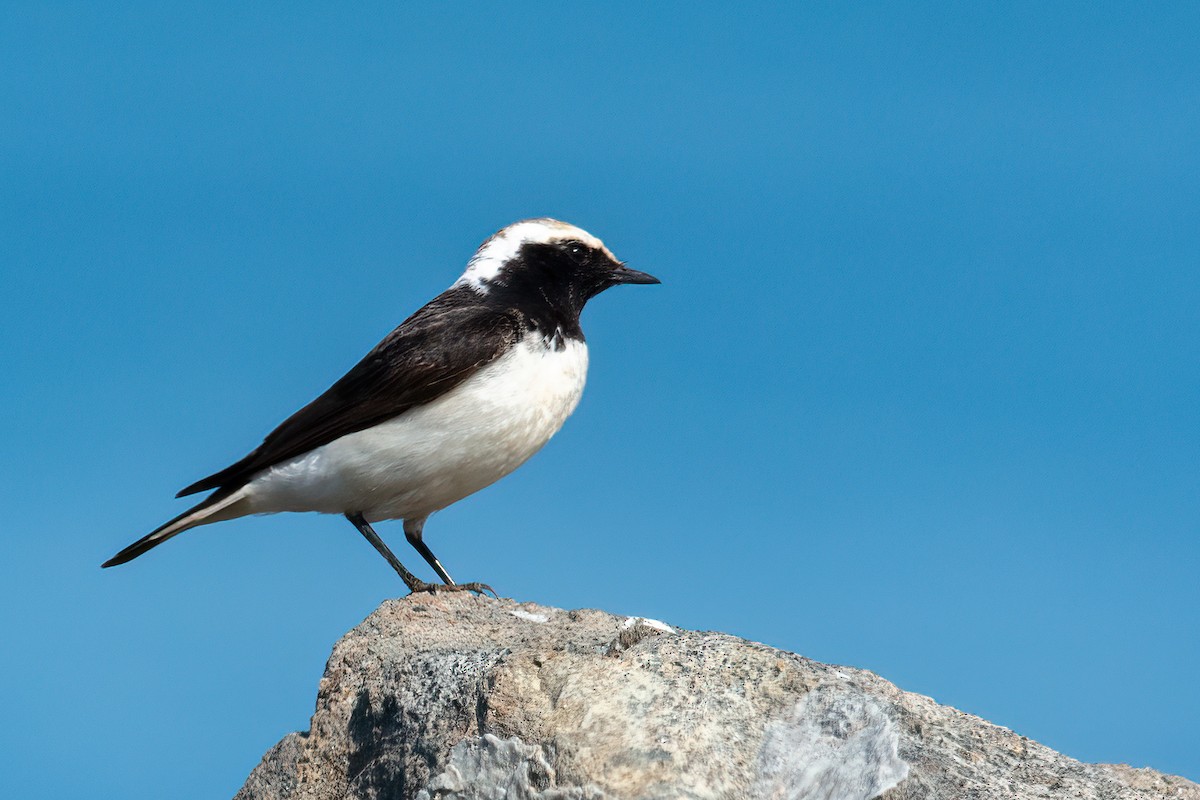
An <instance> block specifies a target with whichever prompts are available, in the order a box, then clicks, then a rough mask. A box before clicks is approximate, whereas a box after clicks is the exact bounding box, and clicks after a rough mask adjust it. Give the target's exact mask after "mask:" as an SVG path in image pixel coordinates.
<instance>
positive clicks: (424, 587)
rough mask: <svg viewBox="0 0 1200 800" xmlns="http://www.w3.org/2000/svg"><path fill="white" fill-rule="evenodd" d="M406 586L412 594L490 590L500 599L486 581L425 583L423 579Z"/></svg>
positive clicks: (485, 592) (483, 592) (481, 592)
mask: <svg viewBox="0 0 1200 800" xmlns="http://www.w3.org/2000/svg"><path fill="white" fill-rule="evenodd" d="M408 588H409V589H411V590H412V593H413V594H416V593H417V592H429V593H430V594H437V593H438V592H476V593H478V594H481V595H483V594H487V593H489V592H490V593H491V595H492V597H494V598H496V599H497V600H499V599H500V595H498V594H496V590H495V589H493V588H492V587H491V586H488V585H487V584H486V583H479V582H478V581H476V582H474V583H426V582H425V581H417V582H416V585H415V586H409V587H408Z"/></svg>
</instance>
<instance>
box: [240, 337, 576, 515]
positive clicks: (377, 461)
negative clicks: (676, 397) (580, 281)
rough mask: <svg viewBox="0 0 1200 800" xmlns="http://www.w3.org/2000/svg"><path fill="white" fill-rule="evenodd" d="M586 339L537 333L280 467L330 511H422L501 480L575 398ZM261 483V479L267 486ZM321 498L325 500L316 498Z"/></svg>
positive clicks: (292, 486)
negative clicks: (432, 395)
mask: <svg viewBox="0 0 1200 800" xmlns="http://www.w3.org/2000/svg"><path fill="white" fill-rule="evenodd" d="M587 363H588V353H587V346H586V345H585V344H584V343H583V342H581V341H577V340H571V339H567V340H565V341H564V342H562V343H561V346H560V347H559V349H555V348H554V347H553V346H552V345H549V344H547V343H545V342H544V341H543V339H542V337H541V336H536V335H531V336H529V337H527V338H525V339H524V340H522V341H520V342H518V343H517V344H516V345H514V346H513V348H512V349H511V350H509V351H508V352H507V353H505V354H504V355H503V356H501V357H500V358H498V359H496V360H495V361H494V362H492V363H491V364H489V365H488V366H486V367H484V368H483V369H481V370H479V371H478V372H476V373H475V374H474V375H472V376H471V377H470V378H468V379H467V380H466V381H464V382H463V383H461V384H460V385H459V386H457V387H456V388H454V389H452V390H451V391H449V392H447V393H446V394H445V395H443V396H442V397H439V398H438V399H436V400H434V401H432V402H430V403H427V404H425V405H423V406H418V407H417V408H413V409H411V410H409V411H407V412H405V413H404V414H401V415H400V416H399V417H396V418H395V419H392V420H389V421H387V422H384V423H381V424H379V425H376V426H375V427H373V428H369V429H367V430H363V431H359V432H358V433H353V434H350V435H348V436H343V437H342V438H340V439H338V440H336V441H334V442H331V443H330V444H328V445H325V446H324V447H321V448H318V449H317V450H315V451H312V453H310V454H308V456H305V457H303V458H301V459H298V460H297V462H294V463H293V464H292V465H289V466H287V467H284V468H283V469H281V470H277V471H276V476H278V477H284V475H283V474H282V473H292V474H293V475H294V476H295V478H298V479H299V480H294V481H287V483H288V484H289V486H288V494H289V495H291V494H293V493H297V492H298V491H299V490H303V492H304V494H305V499H304V500H303V501H302V502H303V503H306V504H311V505H312V506H314V510H325V507H326V506H329V507H334V508H338V509H339V510H340V509H341V506H343V505H346V506H347V507H349V506H351V505H353V506H355V507H356V508H359V509H362V510H368V509H375V510H376V516H377V517H378V518H387V517H407V516H419V515H421V514H424V513H429V512H431V511H435V510H437V509H439V508H444V507H445V506H446V505H449V504H450V503H453V502H455V501H457V500H460V499H462V498H463V497H466V496H467V495H468V494H471V493H473V492H476V491H478V490H480V489H482V488H483V487H485V486H488V485H489V484H491V483H493V482H495V481H497V480H499V479H500V478H502V477H504V476H505V475H507V474H508V473H510V472H512V471H513V470H514V469H516V468H517V467H519V466H520V465H521V464H523V463H524V462H525V461H526V460H528V459H529V458H530V457H531V456H532V455H533V454H534V453H536V452H537V451H538V450H540V449H541V448H542V446H543V445H545V444H546V442H547V441H549V439H550V437H551V436H553V435H554V434H555V433H556V432H557V431H558V429H559V428H561V427H562V424H563V422H564V421H566V418H567V417H568V416H570V414H571V412H572V411H574V410H575V407H576V406H577V405H578V404H579V399H580V397H581V396H582V394H583V386H584V383H585V381H586V378H587ZM264 488H265V487H264ZM318 498H320V499H318Z"/></svg>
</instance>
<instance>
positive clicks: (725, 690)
mask: <svg viewBox="0 0 1200 800" xmlns="http://www.w3.org/2000/svg"><path fill="white" fill-rule="evenodd" d="M874 797H882V798H884V800H915V799H916V798H936V799H937V800H951V799H952V798H954V799H957V798H998V799H999V798H1006V799H1007V798H1021V799H1024V798H1095V799H1096V800H1125V798H1130V799H1132V798H1146V799H1147V800H1148V799H1149V798H1168V797H1169V798H1181V799H1185V800H1200V786H1197V785H1196V784H1194V783H1191V782H1189V781H1186V780H1184V779H1182V778H1175V777H1171V776H1167V775H1163V774H1161V773H1157V772H1154V771H1153V770H1145V769H1132V768H1129V767H1113V766H1105V765H1096V764H1082V763H1080V762H1078V761H1075V760H1073V759H1071V758H1067V757H1066V756H1062V755H1059V754H1058V753H1055V752H1054V751H1052V750H1050V749H1048V748H1046V747H1043V746H1042V745H1040V744H1037V743H1036V742H1032V741H1030V740H1028V739H1026V738H1025V737H1023V736H1018V735H1017V734H1015V733H1013V732H1012V731H1009V730H1007V729H1005V728H1001V727H998V726H996V725H992V724H990V723H988V722H986V721H984V720H982V719H979V718H978V717H973V716H971V715H969V714H964V713H962V712H961V711H957V710H955V709H953V708H949V707H947V706H940V705H938V704H937V703H934V702H933V701H932V700H931V699H929V698H928V697H923V696H921V695H917V694H911V693H908V692H903V691H901V690H899V689H897V688H896V687H895V686H893V685H892V684H890V683H888V682H887V681H885V680H883V679H882V678H880V677H878V676H877V675H873V674H872V673H870V672H865V671H863V670H857V669H851V668H848V667H835V666H829V665H826V664H820V663H817V662H814V661H810V660H809V659H806V658H803V657H802V656H798V655H794V654H792V653H786V652H783V651H780V650H774V649H772V648H770V647H766V646H764V645H761V644H755V643H753V642H747V641H745V640H743V639H738V638H735V637H733V636H727V635H725V634H720V633H706V632H697V631H684V630H678V629H674V628H671V627H669V626H667V625H664V624H662V623H660V622H655V621H652V620H644V619H639V618H628V617H618V616H613V615H611V614H606V613H604V612H601V611H563V610H560V609H557V608H547V607H543V606H537V605H533V604H528V603H525V604H518V603H515V602H513V601H510V600H489V599H484V598H479V597H474V596H470V595H466V594H443V595H435V596H430V595H422V596H413V597H409V598H406V599H403V600H391V601H388V602H386V603H384V604H383V605H382V606H381V607H380V608H379V609H378V610H377V611H376V612H375V613H374V614H372V615H371V616H370V617H368V618H367V620H366V621H364V622H363V623H362V624H361V625H359V626H358V627H357V628H355V629H354V630H352V631H351V632H350V633H349V634H347V635H346V636H345V637H344V638H343V639H342V640H341V641H340V642H339V643H338V644H337V646H336V647H335V648H334V651H333V655H332V656H331V657H330V659H329V664H328V665H327V667H326V670H325V676H324V677H323V678H322V679H321V685H320V690H319V693H318V696H317V708H316V713H314V714H313V717H312V727H311V729H310V730H309V731H308V732H306V733H293V734H289V735H288V736H286V737H284V739H283V740H282V741H281V742H280V743H279V744H278V745H276V746H275V747H274V748H272V749H271V750H270V751H269V752H268V753H267V754H266V756H265V757H264V758H263V761H262V763H261V764H260V765H259V766H258V767H257V768H256V769H255V770H254V772H253V773H252V774H251V775H250V778H249V780H247V782H246V785H245V786H244V787H243V788H242V790H241V791H240V792H239V793H238V795H237V798H238V800H275V799H276V798H279V799H282V798H312V799H313V800H316V799H317V798H322V799H324V798H372V799H373V800H418V799H419V800H451V798H454V799H455V800H484V799H485V798H486V799H487V800H500V798H508V799H509V800H592V799H594V798H595V799H598V798H627V799H628V800H633V799H634V798H763V799H764V800H766V799H767V798H771V799H772V800H773V799H774V798H779V799H780V800H783V799H784V798H787V799H788V800H793V799H795V800H799V799H800V798H821V799H822V800H869V798H874Z"/></svg>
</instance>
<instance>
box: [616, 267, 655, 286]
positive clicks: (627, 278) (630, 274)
mask: <svg viewBox="0 0 1200 800" xmlns="http://www.w3.org/2000/svg"><path fill="white" fill-rule="evenodd" d="M612 279H613V283H662V281H660V280H659V279H658V278H656V277H654V276H653V275H649V274H647V273H645V272H638V271H637V270H636V269H630V268H629V267H627V266H625V265H624V264H622V265H621V266H619V267H617V268H616V269H615V270H613V273H612Z"/></svg>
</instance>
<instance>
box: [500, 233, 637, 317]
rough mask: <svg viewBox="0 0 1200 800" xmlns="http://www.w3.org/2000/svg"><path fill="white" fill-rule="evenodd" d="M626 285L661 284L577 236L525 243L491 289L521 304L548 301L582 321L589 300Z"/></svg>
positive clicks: (558, 309) (544, 302)
mask: <svg viewBox="0 0 1200 800" xmlns="http://www.w3.org/2000/svg"><path fill="white" fill-rule="evenodd" d="M622 283H659V280H658V278H655V277H654V276H653V275H647V274H646V273H645V272H638V271H637V270H634V269H630V268H629V267H627V266H625V265H624V264H622V263H621V262H620V261H617V260H615V259H613V258H612V257H611V256H609V254H608V253H606V252H605V251H604V250H602V249H600V248H597V247H591V246H589V245H588V244H587V243H586V242H582V241H579V240H578V239H565V240H562V241H556V242H546V243H534V242H527V243H525V244H524V245H522V247H521V250H520V252H519V253H518V254H517V257H516V258H515V259H514V260H513V261H512V262H510V263H509V264H508V265H507V266H506V267H505V269H504V272H503V275H502V277H501V279H500V280H499V281H497V282H496V284H497V285H495V286H494V288H493V289H492V291H497V293H498V294H501V295H503V296H504V297H505V298H506V299H508V300H510V301H515V302H517V303H518V304H519V305H521V306H526V307H527V306H528V305H535V306H536V305H549V306H551V307H553V308H554V310H556V311H558V312H561V313H565V314H567V315H568V316H571V317H573V318H574V319H576V320H578V318H579V313H580V312H581V311H582V310H583V306H584V304H585V303H587V301H588V300H590V299H592V298H593V297H595V296H596V295H598V294H600V293H601V292H603V291H604V290H605V289H608V288H610V287H612V286H617V285H619V284H622Z"/></svg>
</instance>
